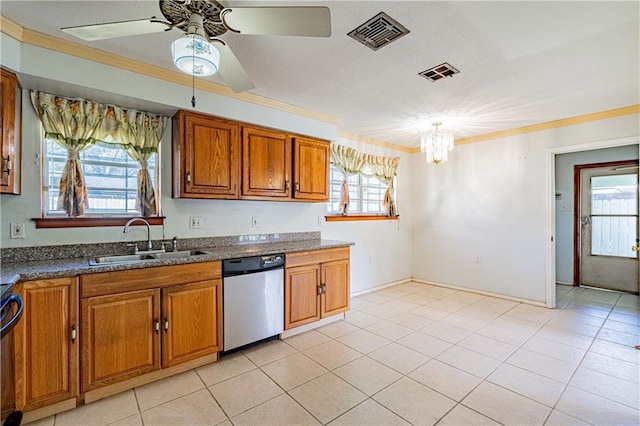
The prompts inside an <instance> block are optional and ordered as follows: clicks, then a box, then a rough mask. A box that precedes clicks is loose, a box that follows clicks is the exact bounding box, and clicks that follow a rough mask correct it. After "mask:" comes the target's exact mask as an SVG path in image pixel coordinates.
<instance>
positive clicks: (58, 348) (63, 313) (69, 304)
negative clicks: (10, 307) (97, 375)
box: [13, 277, 80, 411]
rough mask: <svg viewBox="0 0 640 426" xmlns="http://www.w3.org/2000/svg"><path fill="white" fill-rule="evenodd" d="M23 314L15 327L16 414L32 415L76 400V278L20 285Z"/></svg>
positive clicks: (77, 390)
mask: <svg viewBox="0 0 640 426" xmlns="http://www.w3.org/2000/svg"><path fill="white" fill-rule="evenodd" d="M17 292H18V293H20V295H21V296H22V299H23V301H24V314H23V315H22V318H21V319H20V321H19V322H18V324H17V326H16V327H15V328H14V331H13V332H14V338H15V378H16V380H15V383H16V409H18V410H22V411H28V410H32V409H36V408H40V407H43V406H45V405H50V404H54V403H56V402H61V401H65V400H68V399H71V398H76V396H78V395H79V386H78V377H79V370H78V355H79V346H80V345H79V342H78V336H79V335H78V321H77V320H78V278H77V277H76V278H59V279H52V280H42V281H27V282H23V283H20V284H18V285H17Z"/></svg>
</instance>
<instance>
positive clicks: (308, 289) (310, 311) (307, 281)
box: [284, 264, 320, 330]
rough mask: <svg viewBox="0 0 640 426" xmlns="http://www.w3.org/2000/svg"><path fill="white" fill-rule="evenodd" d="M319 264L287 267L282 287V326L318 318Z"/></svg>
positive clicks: (304, 322)
mask: <svg viewBox="0 0 640 426" xmlns="http://www.w3.org/2000/svg"><path fill="white" fill-rule="evenodd" d="M319 286H320V265H318V264H315V265H305V266H297V267H294V268H287V270H286V273H285V287H284V328H285V330H288V329H290V328H293V327H297V326H299V325H303V324H307V323H310V322H314V321H317V320H319V319H320V300H319V298H318V289H319Z"/></svg>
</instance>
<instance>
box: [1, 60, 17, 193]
mask: <svg viewBox="0 0 640 426" xmlns="http://www.w3.org/2000/svg"><path fill="white" fill-rule="evenodd" d="M0 72H1V79H0V94H2V98H1V101H0V108H1V109H0V128H1V129H2V141H0V142H1V144H0V168H1V170H0V192H1V193H3V194H20V140H21V139H20V129H21V125H20V118H21V115H22V96H21V95H22V93H21V88H20V83H18V79H17V78H16V76H15V74H13V73H11V72H9V71H7V70H5V69H4V68H0Z"/></svg>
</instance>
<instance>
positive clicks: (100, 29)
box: [61, 18, 168, 41]
mask: <svg viewBox="0 0 640 426" xmlns="http://www.w3.org/2000/svg"><path fill="white" fill-rule="evenodd" d="M167 25H168V24H167V23H164V22H163V21H160V20H158V19H155V18H149V19H138V20H135V21H120V22H109V23H106V24H93V25H82V26H79V27H66V28H61V30H62V31H64V32H65V33H67V34H71V35H72V36H75V37H78V38H79V39H82V40H86V41H94V40H105V39H108V38H117V37H127V36H134V35H141V34H151V33H159V32H162V31H165V30H166V29H167Z"/></svg>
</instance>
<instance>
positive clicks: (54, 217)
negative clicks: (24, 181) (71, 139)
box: [31, 125, 165, 229]
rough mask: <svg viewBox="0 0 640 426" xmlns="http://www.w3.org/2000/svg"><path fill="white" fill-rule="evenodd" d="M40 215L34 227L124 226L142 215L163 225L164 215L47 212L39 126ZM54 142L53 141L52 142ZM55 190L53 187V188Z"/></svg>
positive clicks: (42, 135)
mask: <svg viewBox="0 0 640 426" xmlns="http://www.w3.org/2000/svg"><path fill="white" fill-rule="evenodd" d="M40 141H41V144H40V153H41V158H42V161H41V164H40V199H41V202H40V217H36V218H32V219H31V220H33V221H34V222H35V224H36V229H39V228H85V227H99V226H124V225H125V224H126V223H127V221H128V220H129V219H131V218H134V217H144V218H145V219H146V220H147V221H148V222H149V224H150V225H163V224H164V219H165V216H162V215H161V213H158V215H156V216H140V215H139V214H127V213H125V212H123V213H122V214H120V213H117V212H114V213H93V214H92V213H89V214H85V215H83V216H81V217H70V216H66V215H64V214H60V213H54V214H47V208H46V205H45V203H48V197H47V195H46V194H45V188H46V185H45V182H46V181H47V180H48V176H46V175H45V170H46V168H47V165H46V162H47V161H48V157H47V156H45V152H46V143H47V142H46V140H45V133H44V128H43V127H42V125H41V126H40ZM54 143H55V142H54ZM161 146H162V143H160V144H158V152H157V153H156V159H155V171H154V173H155V186H154V188H153V189H154V191H155V194H156V203H157V204H156V207H157V211H158V212H162V208H161V199H162V197H161V187H162V181H161V176H162V164H161V161H162V154H161V149H162V148H161ZM49 190H50V189H49ZM54 190H55V188H54Z"/></svg>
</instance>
